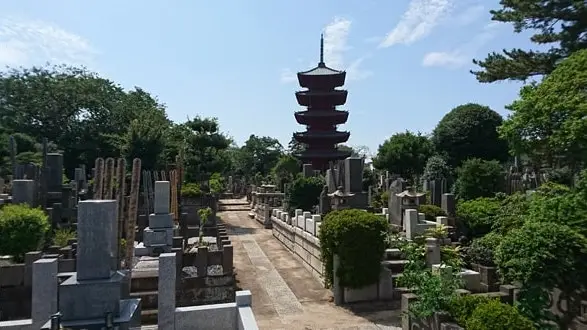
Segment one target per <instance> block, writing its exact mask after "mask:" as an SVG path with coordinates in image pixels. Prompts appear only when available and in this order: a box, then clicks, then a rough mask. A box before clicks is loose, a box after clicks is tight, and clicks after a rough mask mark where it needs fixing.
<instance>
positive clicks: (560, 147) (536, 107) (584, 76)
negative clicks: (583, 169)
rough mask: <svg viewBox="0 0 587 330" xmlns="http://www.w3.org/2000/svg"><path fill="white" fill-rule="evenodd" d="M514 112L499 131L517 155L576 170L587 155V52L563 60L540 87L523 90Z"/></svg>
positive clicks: (514, 105)
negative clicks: (586, 116)
mask: <svg viewBox="0 0 587 330" xmlns="http://www.w3.org/2000/svg"><path fill="white" fill-rule="evenodd" d="M508 109H509V110H511V111H512V112H513V113H512V114H511V115H510V116H509V117H508V119H507V120H506V121H505V122H504V123H503V126H502V127H501V128H500V130H499V132H500V135H501V136H502V137H503V138H504V139H507V140H508V142H509V143H510V147H511V149H512V151H513V152H515V153H525V154H528V155H529V156H531V157H532V156H534V158H538V157H540V158H542V160H543V161H545V162H546V163H547V165H549V166H554V165H556V162H557V161H558V162H561V163H563V164H559V165H564V164H569V165H571V167H575V168H576V166H577V165H578V164H580V163H583V162H585V160H586V156H585V155H586V153H587V121H585V119H584V118H585V113H586V109H587V50H582V51H578V52H576V53H575V54H573V55H571V56H570V57H569V58H568V59H566V60H565V61H563V62H562V63H561V64H560V65H559V66H558V67H557V68H556V69H555V70H554V71H553V72H552V73H551V74H550V75H549V76H548V77H546V78H545V79H544V80H543V81H542V82H541V83H540V84H536V83H534V84H530V85H527V86H525V87H523V88H522V90H521V91H520V99H519V100H517V101H515V102H514V103H513V104H511V105H510V106H509V107H508Z"/></svg>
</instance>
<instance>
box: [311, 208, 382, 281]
mask: <svg viewBox="0 0 587 330" xmlns="http://www.w3.org/2000/svg"><path fill="white" fill-rule="evenodd" d="M387 227H388V224H387V221H385V218H383V217H382V216H378V215H375V214H373V213H368V212H366V211H364V210H357V209H347V210H339V211H333V212H330V213H328V214H327V215H326V217H324V220H323V221H322V225H321V226H320V235H319V238H320V249H321V255H322V262H323V263H324V268H325V273H326V274H325V279H326V283H327V284H328V285H330V284H332V281H333V278H334V277H333V257H334V255H335V254H336V255H338V257H339V260H340V268H339V269H338V270H337V275H338V276H339V278H340V280H341V284H342V285H343V286H344V287H351V288H360V287H364V286H366V285H370V284H373V283H375V282H377V280H378V279H379V273H380V271H381V258H382V256H383V252H384V251H385V238H386V232H387Z"/></svg>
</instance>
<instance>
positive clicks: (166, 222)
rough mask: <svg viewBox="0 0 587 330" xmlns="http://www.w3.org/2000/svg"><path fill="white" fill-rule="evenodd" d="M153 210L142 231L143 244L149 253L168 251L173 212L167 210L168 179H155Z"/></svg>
mask: <svg viewBox="0 0 587 330" xmlns="http://www.w3.org/2000/svg"><path fill="white" fill-rule="evenodd" d="M154 194H155V196H154V201H153V212H154V213H152V214H150V215H149V227H147V228H145V230H144V231H143V244H144V245H145V247H146V248H147V250H148V251H149V254H150V255H159V254H160V253H169V252H171V248H172V246H173V227H174V223H173V214H171V213H170V212H169V205H170V184H169V181H155V187H154Z"/></svg>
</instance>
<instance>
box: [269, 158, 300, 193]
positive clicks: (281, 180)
mask: <svg viewBox="0 0 587 330" xmlns="http://www.w3.org/2000/svg"><path fill="white" fill-rule="evenodd" d="M300 167H301V163H300V161H299V160H298V159H297V158H295V157H294V156H292V155H289V154H287V155H281V156H279V159H278V160H277V163H276V164H275V166H274V167H273V169H271V173H272V175H273V180H274V181H275V183H277V186H279V187H280V188H282V185H283V184H285V183H290V182H292V181H293V179H294V178H295V176H296V174H297V173H299V172H300Z"/></svg>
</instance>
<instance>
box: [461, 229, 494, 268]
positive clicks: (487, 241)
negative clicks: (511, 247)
mask: <svg viewBox="0 0 587 330" xmlns="http://www.w3.org/2000/svg"><path fill="white" fill-rule="evenodd" d="M502 239H503V236H501V235H500V234H497V233H494V232H490V233H488V234H487V235H485V236H483V237H481V238H476V239H474V240H473V242H472V243H471V245H470V246H469V247H467V249H466V252H465V258H466V262H467V263H469V264H478V265H481V266H486V267H495V259H494V253H495V251H496V249H497V248H498V246H499V244H500V243H501V240H502Z"/></svg>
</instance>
